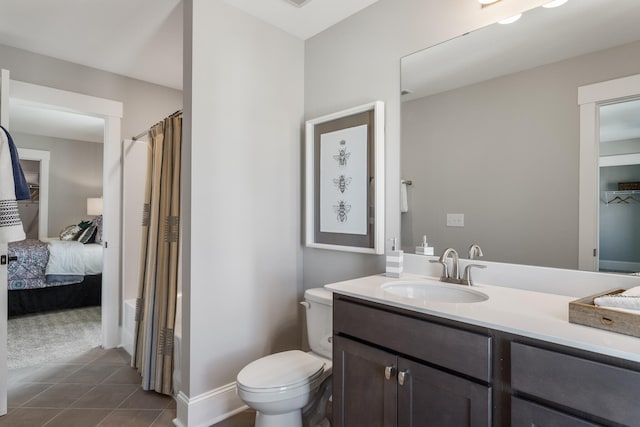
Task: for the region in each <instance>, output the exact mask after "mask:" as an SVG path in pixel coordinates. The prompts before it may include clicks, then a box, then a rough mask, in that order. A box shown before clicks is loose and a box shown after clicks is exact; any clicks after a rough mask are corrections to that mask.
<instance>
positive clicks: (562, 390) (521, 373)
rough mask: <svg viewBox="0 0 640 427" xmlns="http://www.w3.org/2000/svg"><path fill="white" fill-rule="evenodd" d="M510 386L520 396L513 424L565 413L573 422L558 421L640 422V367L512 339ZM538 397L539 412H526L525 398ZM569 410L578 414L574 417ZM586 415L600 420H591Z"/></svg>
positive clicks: (578, 423)
mask: <svg viewBox="0 0 640 427" xmlns="http://www.w3.org/2000/svg"><path fill="white" fill-rule="evenodd" d="M511 387H512V389H513V392H514V393H515V394H516V395H517V396H518V397H519V398H520V399H516V398H514V399H512V410H511V414H512V420H514V422H513V425H522V426H525V425H526V426H530V425H532V423H531V420H533V419H544V420H551V419H555V418H559V419H561V418H560V417H562V415H563V414H567V415H566V419H567V420H569V419H571V420H572V421H571V423H569V422H568V421H567V422H562V423H560V422H558V423H556V424H555V425H562V426H564V425H574V426H590V425H603V424H604V425H624V426H637V425H640V405H639V402H640V400H639V397H638V396H640V372H638V371H636V370H631V369H626V368H623V367H619V366H612V365H611V364H607V363H602V362H598V361H595V360H591V359H587V358H585V357H577V356H573V355H569V354H565V353H562V352H557V351H551V350H548V349H543V348H540V347H538V346H532V345H527V344H522V343H519V342H512V343H511ZM534 400H535V401H537V402H538V403H539V405H538V407H537V408H535V409H537V411H536V412H534V411H533V410H531V413H532V414H533V415H527V414H528V412H527V411H525V410H524V409H525V408H526V407H527V405H526V402H527V401H534ZM551 406H555V407H557V410H556V411H552V410H551V409H550V408H549V407H551ZM529 408H534V407H533V405H529ZM545 409H547V411H546V412H545V413H543V412H544V410H545ZM571 413H574V414H575V416H572V417H570V416H569V415H568V414H571ZM523 414H524V415H523ZM527 417H529V418H527ZM583 417H593V419H594V420H598V421H601V422H596V423H595V424H591V423H589V422H587V421H583V420H582V419H583ZM549 424H550V423H549V422H547V423H546V424H545V423H543V422H538V423H536V424H533V425H549ZM551 425H553V424H551Z"/></svg>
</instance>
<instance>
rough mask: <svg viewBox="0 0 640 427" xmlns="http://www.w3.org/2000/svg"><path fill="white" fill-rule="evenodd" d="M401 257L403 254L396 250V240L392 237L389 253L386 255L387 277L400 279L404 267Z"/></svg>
mask: <svg viewBox="0 0 640 427" xmlns="http://www.w3.org/2000/svg"><path fill="white" fill-rule="evenodd" d="M403 256H404V252H403V251H401V250H398V239H397V238H395V237H394V238H393V239H391V251H390V252H389V253H388V255H387V268H386V275H387V277H395V278H399V277H400V275H401V274H402V270H403V265H404V260H403Z"/></svg>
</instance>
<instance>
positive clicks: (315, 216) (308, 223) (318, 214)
mask: <svg viewBox="0 0 640 427" xmlns="http://www.w3.org/2000/svg"><path fill="white" fill-rule="evenodd" d="M305 139H306V141H305V143H306V147H305V148H306V153H305V157H306V160H305V168H306V171H305V177H306V182H305V193H306V194H305V200H306V203H305V244H306V246H309V247H315V248H323V249H333V250H340V251H348V252H361V253H371V254H382V253H384V103H383V102H382V101H375V102H372V103H369V104H365V105H360V106H358V107H354V108H350V109H348V110H344V111H340V112H337V113H333V114H329V115H326V116H322V117H318V118H316V119H312V120H308V121H307V122H306V126H305Z"/></svg>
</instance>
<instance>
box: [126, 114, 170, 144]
mask: <svg viewBox="0 0 640 427" xmlns="http://www.w3.org/2000/svg"><path fill="white" fill-rule="evenodd" d="M180 114H182V108H181V109H179V110H177V111H176V112H174V113H173V114H170V115H169V116H168V117H167V118H169V117H175V116H178V115H180ZM148 133H149V131H148V130H145V131H143V132H140V133H139V134H137V135H136V136H134V137H132V138H131V140H132V141H137V140H139V139H140V138H142V137H143V136H147V134H148Z"/></svg>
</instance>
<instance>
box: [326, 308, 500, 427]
mask: <svg viewBox="0 0 640 427" xmlns="http://www.w3.org/2000/svg"><path fill="white" fill-rule="evenodd" d="M385 324H386V326H385ZM418 340H419V341H418ZM490 343H491V339H490V337H488V336H483V335H481V334H476V333H471V332H468V331H465V330H461V329H456V328H451V327H447V326H443V325H439V324H435V323H431V322H427V321H425V320H421V319H415V318H411V317H407V316H403V315H402V314H398V313H393V312H387V311H384V310H379V309H377V308H374V307H368V306H365V305H361V304H357V303H356V304H354V303H353V302H348V301H343V300H342V301H341V300H336V301H334V341H333V361H334V365H333V408H334V411H333V414H334V419H333V426H334V427H359V426H367V427H369V426H371V427H376V426H380V427H395V426H399V427H408V426H425V427H428V426H438V427H440V426H489V425H491V412H492V411H491V386H490V384H489V383H484V380H486V379H488V378H490V361H491V350H490V348H491V347H490ZM456 368H457V371H456ZM452 369H453V371H452ZM469 376H473V377H476V378H478V379H477V380H474V379H471V378H469Z"/></svg>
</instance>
